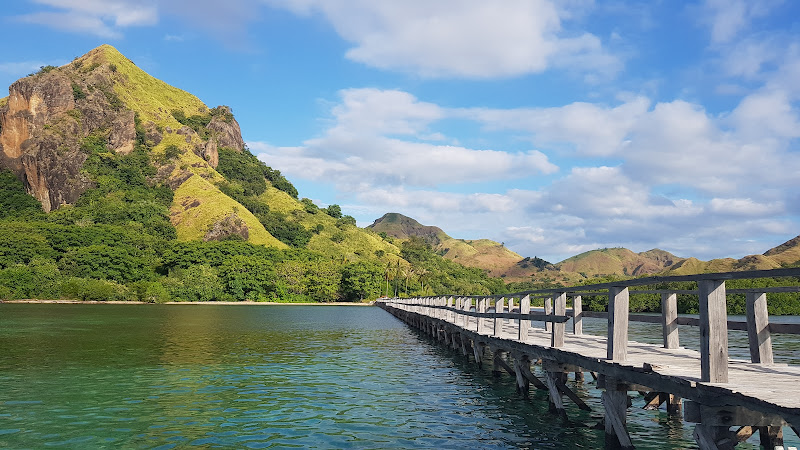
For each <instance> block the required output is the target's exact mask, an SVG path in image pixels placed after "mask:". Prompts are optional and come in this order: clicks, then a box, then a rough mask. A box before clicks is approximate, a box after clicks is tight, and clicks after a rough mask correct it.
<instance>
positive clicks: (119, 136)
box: [108, 111, 136, 155]
mask: <svg viewBox="0 0 800 450" xmlns="http://www.w3.org/2000/svg"><path fill="white" fill-rule="evenodd" d="M135 143H136V122H135V120H134V113H133V111H123V112H121V113H119V114H117V115H116V117H115V118H114V120H113V121H112V122H111V133H110V134H109V135H108V148H110V149H111V150H114V151H115V152H117V153H119V154H121V155H127V154H128V153H130V152H132V151H133V146H134V144H135Z"/></svg>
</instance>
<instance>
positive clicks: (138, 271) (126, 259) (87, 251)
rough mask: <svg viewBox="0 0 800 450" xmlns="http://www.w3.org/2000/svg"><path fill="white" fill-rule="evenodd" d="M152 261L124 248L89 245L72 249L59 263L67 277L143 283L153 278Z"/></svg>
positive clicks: (138, 252)
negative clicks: (141, 281)
mask: <svg viewBox="0 0 800 450" xmlns="http://www.w3.org/2000/svg"><path fill="white" fill-rule="evenodd" d="M153 266H154V264H153V261H152V260H151V258H148V257H147V256H145V255H142V254H141V252H140V251H138V250H137V249H135V248H132V247H128V246H125V245H116V244H115V245H90V246H88V247H79V248H75V249H71V250H69V251H68V252H67V253H65V254H64V255H63V256H62V257H61V260H60V261H59V267H60V269H61V270H62V271H64V272H65V273H66V274H69V275H72V276H75V277H83V278H97V279H107V280H114V281H118V282H120V283H125V282H130V281H140V280H144V279H148V278H152V277H153V276H154V270H153V269H154V267H153Z"/></svg>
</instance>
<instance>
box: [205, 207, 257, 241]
mask: <svg viewBox="0 0 800 450" xmlns="http://www.w3.org/2000/svg"><path fill="white" fill-rule="evenodd" d="M234 235H236V236H239V237H241V238H242V240H245V241H246V240H247V238H248V237H249V236H250V231H249V230H248V228H247V224H246V223H244V220H242V219H241V218H240V217H239V216H237V215H236V214H234V213H231V214H229V215H227V216H225V217H223V218H222V219H220V220H218V221H217V222H216V223H214V225H212V226H211V229H210V230H208V233H206V235H205V236H204V237H203V241H206V242H208V241H222V240H225V239H229V238H230V237H231V236H234Z"/></svg>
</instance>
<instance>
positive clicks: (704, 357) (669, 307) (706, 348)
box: [382, 268, 800, 383]
mask: <svg viewBox="0 0 800 450" xmlns="http://www.w3.org/2000/svg"><path fill="white" fill-rule="evenodd" d="M779 277H800V268H786V269H772V270H755V271H743V272H722V273H708V274H700V275H679V276H668V277H665V276H655V277H648V278H637V279H632V280H623V281H614V282H610V283H598V284H593V285H584V286H571V287H558V288H548V289H538V290H529V291H522V292H515V293H507V294H495V295H482V296H457V297H455V296H448V297H419V298H415V299H388V300H385V301H383V300H382V301H383V302H386V303H396V304H399V305H408V306H409V307H412V308H413V309H414V311H413V312H420V313H421V312H422V311H423V309H422V308H429V309H426V310H424V312H425V314H427V315H434V316H435V315H436V314H437V313H435V312H434V311H445V312H446V314H448V315H449V316H448V317H449V318H450V319H451V321H452V322H453V323H455V324H456V325H459V322H463V325H464V327H465V328H466V325H467V317H477V318H478V320H477V330H476V331H477V332H478V333H481V332H482V327H483V320H482V319H486V318H488V319H494V320H495V333H494V334H495V335H498V330H499V328H498V325H497V320H498V319H501V318H510V319H517V320H518V321H519V339H520V340H524V339H525V338H526V337H527V335H528V329H529V327H530V321H532V320H537V321H543V322H545V323H546V329H548V330H550V331H551V332H552V335H551V336H552V339H551V347H560V346H562V345H563V338H564V323H565V322H566V321H567V320H568V317H569V316H573V318H574V319H573V333H574V334H576V335H579V334H581V329H582V318H583V317H604V318H606V319H608V340H607V357H608V359H610V360H613V361H625V360H626V358H627V345H628V323H629V322H630V321H634V322H650V323H658V322H660V323H661V324H662V331H663V339H664V347H665V348H668V349H671V348H677V347H678V343H679V341H678V325H692V326H699V327H700V335H701V341H700V366H701V381H706V382H714V383H726V382H727V381H728V336H727V332H728V330H729V329H733V330H744V331H747V333H748V339H749V344H750V356H751V360H752V362H754V363H760V364H772V362H773V357H772V340H771V339H772V338H771V334H770V333H788V334H800V324H779V323H769V316H768V312H767V293H777V292H800V287H798V286H780V287H775V286H771V287H763V288H746V289H731V290H728V291H726V287H725V281H726V280H741V279H756V278H779ZM670 282H696V283H697V289H696V290H686V289H675V290H669V289H658V290H631V289H629V288H630V287H634V286H646V285H653V284H660V283H670ZM601 290H605V291H606V292H597V291H601ZM639 294H661V306H662V311H661V316H660V317H659V316H656V315H649V316H648V315H643V316H637V315H631V314H629V309H630V308H629V298H630V295H639ZM677 294H692V295H697V296H698V301H699V305H700V317H699V318H693V317H678V315H677ZM727 294H745V295H746V307H747V314H746V317H747V320H746V322H743V321H737V320H728V319H727V312H726V309H727ZM531 295H534V296H538V297H542V298H545V299H546V300H545V314H540V313H530V297H531ZM568 295H569V296H571V297H572V298H573V308H572V311H571V313H568V312H567V311H566V299H567V296H568ZM582 295H586V296H597V295H607V296H608V297H609V302H608V312H592V311H587V312H584V311H582V308H581V304H582V303H581V296H582ZM506 298H508V299H509V307H510V306H511V305H512V304H513V299H514V298H520V309H519V313H512V312H509V313H503V312H497V311H498V310H500V311H502V309H503V308H504V307H505V303H504V302H505V299H506ZM454 299H456V303H457V304H456V305H455V307H453V306H452V305H453V301H454ZM473 299H477V300H476V301H475V311H474V312H473V311H470V309H471V308H472V304H473ZM492 300H494V301H495V312H487V303H490V302H491V301H492ZM445 303H446V304H445ZM548 307H550V308H554V309H549V308H548ZM509 309H510V308H509ZM553 312H554V313H555V314H552V313H553ZM459 316H463V317H462V318H461V319H459V320H457V319H458V317H459ZM448 317H443V318H445V319H448Z"/></svg>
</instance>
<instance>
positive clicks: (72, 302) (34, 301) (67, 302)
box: [0, 299, 375, 306]
mask: <svg viewBox="0 0 800 450" xmlns="http://www.w3.org/2000/svg"><path fill="white" fill-rule="evenodd" d="M2 303H11V304H43V305H45V304H51V305H56V304H57V305H264V306H267V305H269V306H275V305H297V306H372V305H373V304H374V303H375V302H368V303H361V302H328V303H322V302H318V303H313V302H305V303H292V302H286V303H283V302H252V301H243V302H164V303H150V302H140V301H129V302H128V301H107V302H100V301H96V300H43V299H21V300H0V304H2Z"/></svg>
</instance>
